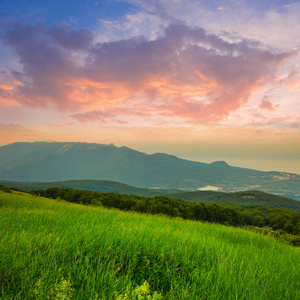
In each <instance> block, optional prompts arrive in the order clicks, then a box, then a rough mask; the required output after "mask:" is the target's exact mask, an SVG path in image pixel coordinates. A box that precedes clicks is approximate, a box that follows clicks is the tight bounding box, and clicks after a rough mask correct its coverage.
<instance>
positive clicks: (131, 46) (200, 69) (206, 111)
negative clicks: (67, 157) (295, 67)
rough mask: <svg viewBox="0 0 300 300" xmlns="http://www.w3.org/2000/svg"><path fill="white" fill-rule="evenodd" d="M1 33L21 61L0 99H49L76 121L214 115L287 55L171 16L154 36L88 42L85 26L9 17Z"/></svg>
mask: <svg viewBox="0 0 300 300" xmlns="http://www.w3.org/2000/svg"><path fill="white" fill-rule="evenodd" d="M1 39H2V42H3V43H4V44H6V46H8V47H10V49H11V51H13V52H14V54H15V55H16V56H17V57H18V58H19V61H20V63H21V64H22V66H23V71H22V73H20V72H16V71H14V72H11V74H10V76H12V78H14V80H16V81H18V82H20V84H19V85H14V86H12V85H11V86H10V87H9V88H7V86H5V88H6V89H4V88H3V87H2V88H1V87H0V97H1V98H0V99H2V100H0V101H2V103H4V102H5V101H7V103H8V102H9V101H15V102H17V103H19V104H20V105H24V106H33V107H43V106H48V105H51V106H56V107H57V108H58V109H60V110H65V111H70V112H72V114H73V116H74V117H75V118H77V120H84V121H87V118H88V116H90V118H91V119H90V120H93V121H97V118H96V117H95V116H97V115H98V116H99V118H100V119H102V120H103V117H104V118H105V119H109V120H110V121H112V120H113V119H114V120H116V121H124V120H119V117H121V116H130V115H133V116H145V115H146V116H147V115H148V116H150V115H151V116H161V117H166V116H167V117H170V118H176V119H181V120H184V121H185V122H193V123H205V122H218V121H220V120H223V119H224V117H226V116H228V115H229V114H230V113H232V112H234V111H236V110H238V109H239V108H240V107H242V106H243V105H244V104H245V103H247V102H248V101H249V97H250V95H251V93H252V92H253V91H254V90H257V89H259V88H260V87H261V86H262V85H263V84H265V83H267V82H268V81H270V80H271V79H272V77H273V74H274V73H275V72H276V70H277V69H278V68H279V66H280V65H281V64H282V63H283V62H284V61H286V60H287V59H289V58H290V57H291V56H292V55H293V54H292V53H284V52H280V51H277V52H273V51H271V50H266V49H261V48H259V44H258V43H256V42H253V41H249V40H241V41H240V42H236V43H229V42H227V41H226V40H224V39H222V38H221V37H219V36H217V35H213V34H208V33H207V32H206V31H205V30H204V29H203V28H199V27H198V28H190V27H188V26H184V25H179V24H173V25H170V26H169V27H168V28H166V30H165V31H164V33H163V35H161V36H160V37H158V38H156V39H155V40H150V41H149V40H146V39H145V38H132V39H128V40H120V41H114V42H108V43H95V41H94V35H93V32H92V31H90V30H88V29H81V30H78V31H76V30H73V29H70V28H67V27H56V28H53V29H48V28H47V27H45V26H30V25H26V24H16V23H9V24H6V26H5V30H4V31H3V33H2V36H1ZM263 106H264V108H265V109H266V108H267V106H268V103H267V102H264V103H263V104H262V107H263ZM269 108H270V107H269ZM95 112H96V113H95Z"/></svg>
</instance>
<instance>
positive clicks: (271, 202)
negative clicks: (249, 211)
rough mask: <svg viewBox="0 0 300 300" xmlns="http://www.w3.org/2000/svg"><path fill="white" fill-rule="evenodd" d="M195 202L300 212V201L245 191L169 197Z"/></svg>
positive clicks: (189, 193)
mask: <svg viewBox="0 0 300 300" xmlns="http://www.w3.org/2000/svg"><path fill="white" fill-rule="evenodd" d="M167 196H168V197H170V198H177V199H182V200H187V201H193V202H198V203H199V202H204V203H219V204H223V205H224V204H225V205H243V206H245V205H254V206H257V205H263V206H270V207H284V208H289V209H294V210H297V211H300V201H297V200H293V199H290V198H286V197H282V196H278V195H273V194H268V193H264V192H260V191H245V192H235V193H221V192H213V191H195V192H180V193H173V194H169V195H167Z"/></svg>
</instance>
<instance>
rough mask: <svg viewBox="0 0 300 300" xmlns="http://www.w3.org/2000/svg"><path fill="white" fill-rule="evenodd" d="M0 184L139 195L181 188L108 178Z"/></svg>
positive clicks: (176, 191)
mask: <svg viewBox="0 0 300 300" xmlns="http://www.w3.org/2000/svg"><path fill="white" fill-rule="evenodd" d="M0 185H5V186H7V187H14V188H17V189H21V190H24V191H30V190H38V189H48V188H51V187H58V188H71V189H77V190H89V191H97V192H102V193H110V192H113V193H120V194H126V195H140V196H159V195H166V194H172V193H179V192H181V190H177V189H159V188H157V189H150V188H138V187H134V186H131V185H128V184H124V183H120V182H115V181H108V180H67V181H53V182H24V181H9V180H0Z"/></svg>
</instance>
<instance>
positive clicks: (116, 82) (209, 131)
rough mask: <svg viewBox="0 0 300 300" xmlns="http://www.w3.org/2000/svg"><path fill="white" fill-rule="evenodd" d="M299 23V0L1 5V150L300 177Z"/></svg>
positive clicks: (9, 1) (35, 0)
mask: <svg viewBox="0 0 300 300" xmlns="http://www.w3.org/2000/svg"><path fill="white" fill-rule="evenodd" d="M299 16H300V1H299V0H297V1H295V0H264V1H261V0H228V1H222V0H203V1H202V0H197V1H196V0H123V1H121V0H120V1H114V0H98V1H95V0H94V1H92V0H76V1H74V0H72V1H70V0H59V1H58V0H51V1H40V0H26V1H25V0H1V2H0V145H6V144H10V143H14V142H20V141H25V142H33V141H49V142H52V141H59V142H77V141H80V142H91V143H100V144H110V143H114V144H115V145H116V146H123V145H125V146H127V147H130V148H133V149H136V150H139V151H142V152H145V153H149V154H150V153H156V152H164V153H169V154H174V155H176V156H178V157H181V158H185V159H190V160H194V161H201V162H208V163H209V162H213V161H217V160H225V161H226V162H227V163H228V164H230V165H234V166H240V167H247V168H253V169H258V170H265V171H273V170H276V171H284V172H294V173H298V174H300V17H299Z"/></svg>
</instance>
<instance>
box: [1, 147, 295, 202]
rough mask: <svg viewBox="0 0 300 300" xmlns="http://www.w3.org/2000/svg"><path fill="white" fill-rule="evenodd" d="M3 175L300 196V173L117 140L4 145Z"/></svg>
mask: <svg viewBox="0 0 300 300" xmlns="http://www.w3.org/2000/svg"><path fill="white" fill-rule="evenodd" d="M0 179H1V180H14V181H38V182H49V181H50V182H51V181H63V180H84V179H93V180H109V181H117V182H121V183H124V184H127V185H133V186H136V187H143V188H166V189H185V190H198V189H209V188H211V187H209V186H212V188H214V189H217V190H219V191H222V192H236V191H241V190H253V189H255V190H261V191H265V192H270V193H275V194H278V195H283V196H286V197H290V198H294V199H299V200H300V175H298V174H292V173H286V172H276V171H274V172H263V171H258V170H253V169H245V168H239V167H234V166H229V165H228V164H227V163H226V162H224V161H217V162H213V163H210V164H207V163H201V162H195V161H190V160H185V159H180V158H178V157H176V156H173V155H168V154H165V153H156V154H151V155H149V154H146V153H142V152H139V151H136V150H133V149H130V148H127V147H124V146H123V147H116V146H115V145H113V144H109V145H103V144H91V143H79V142H74V143H73V142H66V143H61V142H60V143H58V142H53V143H48V142H34V143H14V144H10V145H6V146H2V147H0Z"/></svg>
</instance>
